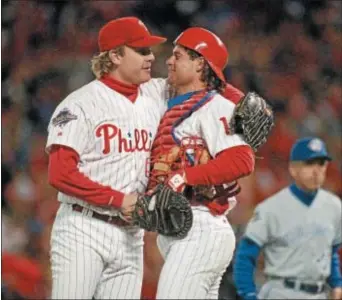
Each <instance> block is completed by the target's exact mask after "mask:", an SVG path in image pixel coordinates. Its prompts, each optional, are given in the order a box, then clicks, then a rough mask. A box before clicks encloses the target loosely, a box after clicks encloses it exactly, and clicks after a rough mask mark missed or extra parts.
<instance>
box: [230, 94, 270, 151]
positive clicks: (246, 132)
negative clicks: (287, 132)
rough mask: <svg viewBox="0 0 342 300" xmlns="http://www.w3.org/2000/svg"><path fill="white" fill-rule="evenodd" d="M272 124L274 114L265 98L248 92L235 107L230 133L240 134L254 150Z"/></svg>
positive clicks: (261, 142) (262, 140)
mask: <svg viewBox="0 0 342 300" xmlns="http://www.w3.org/2000/svg"><path fill="white" fill-rule="evenodd" d="M273 126H274V114H273V111H272V108H271V107H270V106H269V105H268V104H267V103H266V100H265V99H263V98H262V97H260V96H259V95H258V94H256V93H254V92H249V93H248V94H247V95H246V96H245V97H244V98H243V99H242V100H241V101H240V102H239V103H238V104H237V105H236V107H235V109H234V112H233V117H232V119H231V122H230V128H231V131H232V133H237V134H242V135H243V136H244V139H245V141H246V143H248V144H249V145H250V146H251V147H252V148H253V150H254V151H255V152H256V151H257V150H258V149H259V148H260V147H261V146H262V145H263V144H264V143H265V142H266V141H267V137H268V135H269V133H270V132H271V130H272V128H273Z"/></svg>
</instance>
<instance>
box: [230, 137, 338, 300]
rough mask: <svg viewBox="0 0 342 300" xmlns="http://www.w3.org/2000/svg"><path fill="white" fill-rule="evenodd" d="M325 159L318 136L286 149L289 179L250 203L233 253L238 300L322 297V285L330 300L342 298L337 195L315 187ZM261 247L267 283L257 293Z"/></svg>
mask: <svg viewBox="0 0 342 300" xmlns="http://www.w3.org/2000/svg"><path fill="white" fill-rule="evenodd" d="M329 160H331V158H330V156H329V154H328V152H327V149H326V145H325V143H324V142H323V141H322V140H321V139H319V138H302V139H299V140H298V141H297V142H296V143H295V144H294V146H293V147H292V150H291V154H290V163H289V171H290V174H291V176H292V177H293V179H294V183H293V184H291V185H290V186H288V187H286V188H284V189H282V190H281V191H279V192H278V193H276V194H275V195H273V196H271V197H270V198H269V199H266V200H265V201H264V202H262V203H261V204H259V205H258V206H257V207H256V209H255V213H254V217H253V218H252V219H251V220H250V222H249V224H248V225H247V228H246V232H245V235H244V237H243V239H242V240H241V241H240V243H239V246H238V249H237V252H236V260H235V263H234V266H233V267H234V281H235V284H236V287H237V290H238V294H239V295H240V296H241V297H242V298H243V299H326V298H327V293H326V284H329V285H330V287H331V288H332V298H333V299H342V277H341V273H340V265H339V257H338V254H337V251H338V247H339V246H340V245H341V242H342V232H341V230H342V229H341V227H342V221H341V219H342V209H341V199H339V198H338V197H337V196H336V195H334V194H332V193H330V192H328V191H326V190H324V189H322V188H321V186H322V184H323V183H324V180H325V176H326V170H327V167H328V162H329ZM261 250H262V251H263V252H264V257H265V271H264V272H265V275H266V278H267V281H266V283H265V284H264V285H263V286H262V288H261V290H260V292H259V293H258V295H257V290H256V287H255V284H254V280H253V273H254V270H255V265H256V259H257V257H258V255H259V253H260V251H261Z"/></svg>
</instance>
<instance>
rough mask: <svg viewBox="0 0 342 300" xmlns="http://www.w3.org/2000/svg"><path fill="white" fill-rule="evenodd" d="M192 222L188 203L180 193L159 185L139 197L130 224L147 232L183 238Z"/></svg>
mask: <svg viewBox="0 0 342 300" xmlns="http://www.w3.org/2000/svg"><path fill="white" fill-rule="evenodd" d="M192 221H193V215H192V210H191V206H190V203H189V201H188V200H187V199H186V198H185V197H184V196H183V195H182V194H180V193H176V192H174V191H173V190H172V189H171V188H169V187H167V186H165V185H162V184H159V185H157V186H156V188H155V189H153V191H151V192H149V193H148V194H145V195H141V196H139V198H138V201H137V203H136V206H135V210H134V212H133V214H132V223H133V224H134V225H138V226H139V227H141V228H143V229H145V230H147V231H157V232H158V233H160V234H162V235H166V236H173V237H178V238H184V237H185V236H186V235H187V233H188V232H189V230H190V229H191V226H192Z"/></svg>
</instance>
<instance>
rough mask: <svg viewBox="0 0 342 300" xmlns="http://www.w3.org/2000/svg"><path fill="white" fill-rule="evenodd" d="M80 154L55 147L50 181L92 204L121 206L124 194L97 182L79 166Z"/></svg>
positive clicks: (67, 192) (52, 154)
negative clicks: (87, 175)
mask: <svg viewBox="0 0 342 300" xmlns="http://www.w3.org/2000/svg"><path fill="white" fill-rule="evenodd" d="M78 160H79V157H78V154H77V153H76V152H75V151H74V150H72V149H70V148H67V147H61V146H58V147H56V146H55V147H54V148H53V149H52V150H51V152H50V155H49V183H50V184H51V185H52V186H53V187H54V188H56V189H57V190H59V191H61V192H62V193H65V194H67V195H70V196H73V197H76V198H79V199H82V200H84V201H86V202H88V203H90V204H95V205H101V206H109V205H110V206H113V207H121V205H122V201H123V197H124V194H123V193H121V192H119V191H116V190H113V189H111V188H110V187H108V186H103V185H101V184H99V183H96V182H94V181H92V180H91V179H89V178H88V177H86V176H85V175H84V174H82V173H81V172H80V171H79V170H78V168H77V163H78Z"/></svg>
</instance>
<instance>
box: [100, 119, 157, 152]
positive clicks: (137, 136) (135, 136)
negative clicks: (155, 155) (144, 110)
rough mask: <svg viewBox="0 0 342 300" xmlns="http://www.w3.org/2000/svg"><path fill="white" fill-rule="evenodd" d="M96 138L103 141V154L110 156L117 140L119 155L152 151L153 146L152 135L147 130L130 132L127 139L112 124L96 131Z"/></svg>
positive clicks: (104, 125) (102, 126)
mask: <svg viewBox="0 0 342 300" xmlns="http://www.w3.org/2000/svg"><path fill="white" fill-rule="evenodd" d="M95 134H96V137H98V138H102V140H103V149H102V153H103V154H108V153H109V152H110V151H111V150H112V149H111V141H112V140H113V139H116V141H117V143H118V145H119V149H118V151H119V153H121V152H134V151H145V152H148V151H150V148H151V145H152V134H151V133H150V134H149V133H148V132H147V130H145V129H134V130H133V131H132V133H130V132H128V133H127V135H126V137H124V135H123V134H122V131H121V129H120V128H118V127H116V126H115V125H112V124H103V125H101V126H99V127H98V128H97V129H96V132H95Z"/></svg>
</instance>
